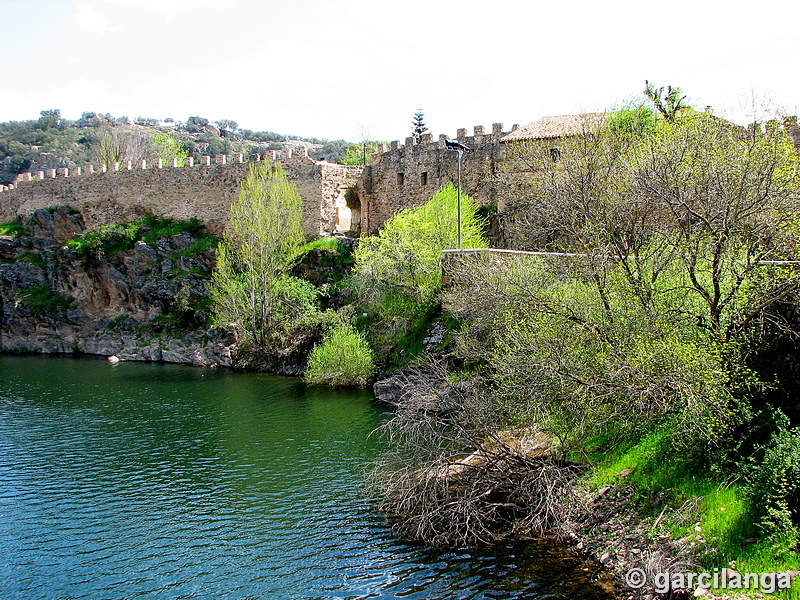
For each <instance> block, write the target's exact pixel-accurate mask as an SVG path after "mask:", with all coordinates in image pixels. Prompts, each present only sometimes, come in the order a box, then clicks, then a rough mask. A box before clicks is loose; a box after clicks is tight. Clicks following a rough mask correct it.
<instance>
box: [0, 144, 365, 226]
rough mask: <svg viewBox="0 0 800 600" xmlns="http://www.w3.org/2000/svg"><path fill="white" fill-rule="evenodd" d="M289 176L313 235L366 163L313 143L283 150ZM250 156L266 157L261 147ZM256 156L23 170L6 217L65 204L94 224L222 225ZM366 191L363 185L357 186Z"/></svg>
mask: <svg viewBox="0 0 800 600" xmlns="http://www.w3.org/2000/svg"><path fill="white" fill-rule="evenodd" d="M272 158H273V159H274V160H276V161H278V162H281V163H282V164H283V166H284V169H285V170H286V173H287V175H288V177H289V180H290V181H292V183H294V184H295V185H296V186H297V188H298V190H299V192H300V195H301V197H302V198H303V229H304V231H305V233H306V235H308V236H309V237H318V236H321V235H329V234H330V233H332V232H333V231H334V230H335V228H336V225H337V213H336V202H337V200H340V199H341V198H342V197H343V196H344V193H345V191H346V190H347V189H356V188H357V187H358V186H359V183H360V181H361V177H362V172H363V170H364V168H363V167H350V166H344V165H337V164H330V163H326V162H317V161H315V160H313V159H311V158H309V157H308V153H307V151H302V150H301V151H300V152H296V153H294V155H293V154H292V152H290V151H283V152H280V151H276V152H274V153H273V156H272ZM248 159H249V162H258V161H260V160H262V157H261V156H259V155H252V156H250V157H248ZM249 162H246V161H245V159H244V157H243V156H242V155H234V156H232V157H231V156H220V157H218V158H217V160H216V161H215V162H214V163H213V164H212V162H211V157H206V160H204V161H200V164H199V165H198V164H196V163H195V162H194V161H192V160H191V159H187V161H186V166H183V167H178V166H177V165H176V164H175V163H174V162H172V164H169V165H164V164H163V163H161V164H159V163H156V164H154V165H148V164H147V163H145V162H141V163H139V164H132V163H131V162H128V163H124V164H120V163H116V164H114V165H111V166H107V165H101V166H99V167H94V166H89V167H85V168H82V169H75V170H71V169H50V170H48V171H46V172H44V171H41V172H37V173H24V174H22V175H20V176H19V177H17V180H16V181H15V183H14V185H12V186H7V187H6V186H4V187H5V189H4V190H2V193H0V222H6V221H11V220H13V219H15V218H16V217H17V216H24V215H29V214H31V213H33V212H34V211H35V210H37V209H39V208H47V207H50V206H54V205H59V204H65V205H69V206H72V207H74V208H76V209H78V210H80V211H81V212H82V213H83V215H84V218H85V220H86V224H87V227H88V228H89V229H96V228H98V227H100V226H102V225H108V224H111V223H119V222H121V221H127V220H131V219H136V218H139V217H141V216H143V215H144V214H146V213H148V212H152V213H155V214H158V215H161V216H164V217H171V218H175V219H188V218H190V217H197V218H199V219H201V220H203V221H204V222H205V223H206V224H207V226H208V228H209V230H210V231H213V232H217V233H219V232H221V231H222V229H223V228H224V226H225V224H226V223H227V220H228V213H229V208H230V205H231V203H233V202H234V201H235V200H236V198H237V195H238V191H239V184H240V182H241V181H242V180H243V179H244V178H245V176H246V175H247V171H248V169H249ZM358 193H359V194H360V195H361V193H360V192H358Z"/></svg>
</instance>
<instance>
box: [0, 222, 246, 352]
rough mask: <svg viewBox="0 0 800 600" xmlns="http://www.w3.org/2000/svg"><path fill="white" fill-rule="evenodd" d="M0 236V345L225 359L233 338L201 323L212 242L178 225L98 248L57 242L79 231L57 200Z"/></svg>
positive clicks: (5, 347) (81, 227)
mask: <svg viewBox="0 0 800 600" xmlns="http://www.w3.org/2000/svg"><path fill="white" fill-rule="evenodd" d="M24 225H25V229H26V233H27V234H28V235H25V236H22V237H16V238H15V237H0V284H1V285H2V287H1V288H0V311H1V316H2V321H1V325H0V348H2V350H4V351H12V352H13V351H18V352H46V353H86V354H100V355H116V356H118V357H119V358H121V359H123V360H147V361H151V360H152V361H165V362H174V363H188V364H194V365H202V366H212V365H214V366H216V365H220V366H230V365H231V353H232V351H233V340H232V338H231V337H230V336H229V335H228V334H227V333H226V332H223V331H221V330H218V329H215V328H213V327H210V326H208V325H207V318H208V313H207V307H208V304H209V302H208V295H209V289H208V282H209V278H210V274H211V270H212V268H213V265H214V251H213V250H205V251H198V252H192V244H193V243H194V242H195V241H196V238H195V237H193V236H192V235H189V234H188V233H179V234H177V235H173V236H170V237H163V238H160V239H157V240H156V241H154V242H152V243H150V244H148V243H145V242H144V241H138V242H136V243H135V245H134V246H133V247H132V248H130V249H127V250H124V251H120V252H113V253H111V252H110V253H108V254H106V255H103V254H101V253H94V254H91V255H87V254H86V253H79V252H77V251H76V250H73V249H71V248H69V247H67V246H65V245H64V244H65V243H66V242H67V241H68V240H69V239H71V238H73V237H74V236H75V235H77V234H80V233H82V232H83V231H84V229H85V228H84V223H83V218H82V216H81V215H80V214H77V213H72V212H71V211H70V210H69V209H67V208H66V207H59V208H57V209H54V210H53V209H49V210H46V209H41V210H37V211H36V212H35V213H34V214H33V215H32V216H31V217H30V218H29V219H28V220H27V221H26V222H25V223H24Z"/></svg>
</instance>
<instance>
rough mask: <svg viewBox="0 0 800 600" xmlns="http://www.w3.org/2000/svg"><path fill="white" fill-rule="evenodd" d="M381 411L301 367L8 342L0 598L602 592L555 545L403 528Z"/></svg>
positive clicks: (1, 414) (1, 372) (0, 447)
mask: <svg viewBox="0 0 800 600" xmlns="http://www.w3.org/2000/svg"><path fill="white" fill-rule="evenodd" d="M384 417H385V415H384V414H383V413H382V412H381V410H380V409H379V408H376V407H375V406H374V405H373V403H372V402H371V398H370V395H369V394H367V393H363V392H354V391H352V390H347V391H343V390H330V389H325V388H316V387H309V386H306V385H304V384H303V383H302V381H300V380H298V379H293V378H285V377H276V376H270V375H262V374H251V373H237V372H232V371H228V370H213V369H197V368H192V367H186V366H181V365H162V364H142V363H121V364H118V365H110V364H108V363H107V362H106V361H102V360H95V359H91V358H64V357H61V358H53V357H37V356H30V357H18V356H0V598H2V599H4V600H12V599H20V600H37V599H47V600H51V599H57V600H66V599H73V598H74V599H95V598H96V599H123V598H124V599H128V598H156V599H173V598H175V599H177V598H202V599H206V598H208V599H211V598H214V599H217V598H240V599H256V598H258V599H261V598H263V599H287V600H288V599H311V598H314V599H323V598H325V599H327V598H353V599H355V598H359V599H360V598H386V599H394V598H397V599H400V598H403V599H410V598H419V599H426V600H430V599H442V600H444V599H447V600H450V599H461V598H476V599H479V598H487V599H488V598H492V599H511V598H576V599H577V598H580V599H584V598H587V599H588V598H607V597H608V596H606V595H605V594H604V593H603V591H602V589H601V588H600V587H599V586H597V585H595V584H593V583H590V579H591V575H592V569H591V568H589V567H587V566H586V565H582V564H580V563H579V562H578V561H577V560H575V559H573V558H570V557H569V556H567V555H565V554H564V553H563V551H561V550H559V549H558V548H556V547H553V546H552V545H550V544H543V543H539V544H528V545H526V546H513V547H504V548H499V549H495V550H492V551H491V552H476V551H466V550H465V551H442V550H435V549H431V548H426V547H421V546H415V545H409V544H406V543H403V542H401V541H398V540H397V539H395V538H394V537H393V536H392V535H391V532H390V530H389V528H388V527H387V526H386V524H385V523H384V522H383V520H382V519H381V518H380V516H379V515H377V514H376V513H375V512H374V510H373V509H372V506H371V505H370V502H369V500H368V499H366V498H365V496H364V493H363V480H364V473H365V469H366V468H367V465H368V463H369V461H370V460H371V459H372V458H374V457H375V456H376V454H377V453H378V452H380V442H379V441H378V440H376V439H375V436H370V432H372V431H373V429H374V428H375V427H376V426H377V425H378V424H379V423H380V421H381V419H382V418H384ZM587 569H589V570H588V571H587Z"/></svg>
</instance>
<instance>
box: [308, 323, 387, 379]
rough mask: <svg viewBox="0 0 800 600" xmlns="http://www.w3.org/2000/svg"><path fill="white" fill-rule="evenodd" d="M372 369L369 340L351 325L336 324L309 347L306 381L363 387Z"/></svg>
mask: <svg viewBox="0 0 800 600" xmlns="http://www.w3.org/2000/svg"><path fill="white" fill-rule="evenodd" d="M374 371H375V367H374V364H373V358H372V350H371V349H370V347H369V344H368V343H367V341H366V340H365V339H364V336H363V335H362V334H360V333H359V332H358V331H356V330H355V328H354V327H353V326H352V325H349V324H346V323H341V324H338V325H335V326H334V327H333V328H332V329H331V330H330V331H329V332H328V333H327V334H326V335H325V337H324V338H323V340H322V343H321V344H318V345H317V346H315V347H314V349H313V350H312V351H311V354H310V356H309V357H308V368H307V369H306V374H305V378H306V381H308V382H309V383H316V384H322V385H341V386H356V387H364V386H366V385H367V383H368V382H369V380H370V378H371V377H372V374H373V373H374Z"/></svg>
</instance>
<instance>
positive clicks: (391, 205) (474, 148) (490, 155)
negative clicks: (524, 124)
mask: <svg viewBox="0 0 800 600" xmlns="http://www.w3.org/2000/svg"><path fill="white" fill-rule="evenodd" d="M515 129H517V125H514V126H513V127H512V129H511V131H514V130H515ZM508 133H510V131H503V124H502V123H495V124H493V125H492V129H491V131H490V132H487V131H486V129H485V128H484V126H482V125H476V126H475V127H474V129H473V135H471V136H468V135H467V130H466V129H459V130H458V132H457V134H456V137H455V140H457V141H458V142H460V143H462V144H464V145H465V146H467V147H469V148H470V151H469V152H464V154H463V155H462V158H461V187H462V189H463V190H464V191H465V192H466V193H467V194H469V195H470V196H471V197H472V198H473V200H475V201H476V202H477V203H478V204H485V205H493V204H496V203H497V186H496V182H495V179H496V178H495V176H496V173H497V166H498V163H500V162H502V161H503V159H504V158H505V152H504V150H503V146H502V145H501V144H500V141H501V139H502V138H503V137H504V136H505V135H507V134H508ZM448 139H449V138H448V136H446V135H440V136H439V139H438V140H434V139H433V136H432V135H430V134H426V135H423V136H421V139H420V140H419V141H417V140H416V139H415V138H413V137H409V138H406V140H405V144H401V143H400V142H399V141H397V142H392V143H391V145H389V146H387V145H385V144H384V145H383V146H382V147H381V149H380V150H381V151H380V152H379V153H378V154H376V155H375V156H374V157H373V160H372V166H371V167H370V169H369V170H368V171H367V172H365V188H366V189H368V190H369V191H370V195H371V197H372V202H371V203H370V206H369V211H368V214H367V215H366V218H365V219H364V222H365V226H364V230H365V231H368V232H369V233H375V231H376V230H377V229H378V227H380V226H381V225H382V224H383V223H384V222H385V221H386V220H387V219H388V218H389V217H391V216H392V215H393V214H394V213H395V212H397V211H398V210H400V209H403V208H408V207H410V206H418V205H420V204H424V203H425V202H427V201H428V200H430V198H431V196H433V194H434V193H435V192H436V190H437V189H439V187H440V186H442V185H444V184H446V183H448V182H452V183H453V184H454V185H456V184H457V181H458V152H456V151H454V150H449V149H448V148H447V147H446V145H445V141H446V140H448Z"/></svg>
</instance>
